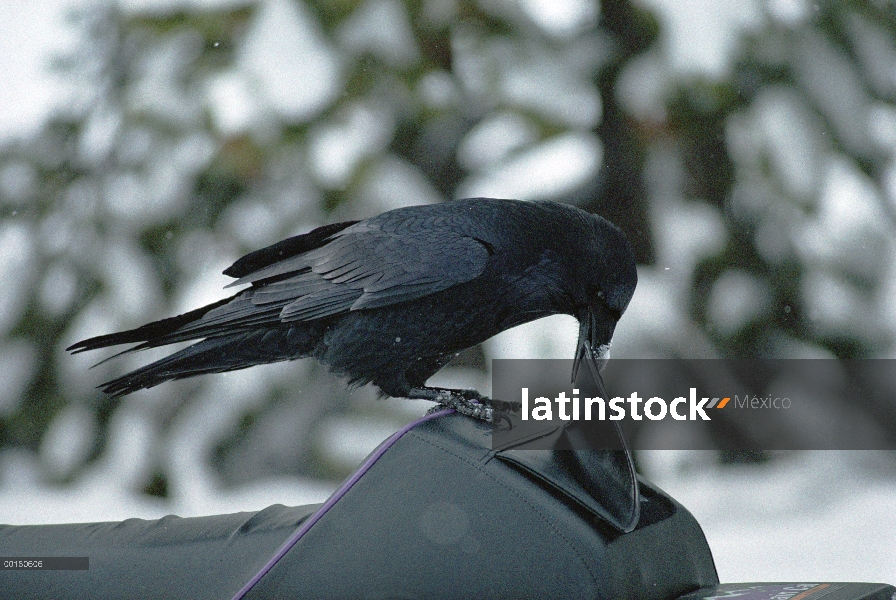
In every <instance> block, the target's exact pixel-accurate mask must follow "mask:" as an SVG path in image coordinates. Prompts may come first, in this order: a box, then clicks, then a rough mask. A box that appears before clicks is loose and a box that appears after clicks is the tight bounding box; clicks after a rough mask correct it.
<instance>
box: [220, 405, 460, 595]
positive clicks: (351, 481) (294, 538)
mask: <svg viewBox="0 0 896 600" xmlns="http://www.w3.org/2000/svg"><path fill="white" fill-rule="evenodd" d="M452 412H454V410H453V409H450V408H448V409H445V410H440V411H438V412H434V413H431V414H428V415H425V416H422V417H420V418H419V419H417V420H415V421H411V422H410V423H408V424H407V425H405V426H404V427H402V428H401V429H399V430H398V431H396V432H395V433H393V434H392V436H391V437H390V438H389V439H387V440H386V441H385V442H383V443H382V444H380V446H379V448H377V449H376V450H375V451H374V452H373V454H371V455H370V456H368V457H367V460H365V461H364V464H362V465H361V467H360V468H359V469H358V470H357V471H355V472H354V474H352V476H351V477H349V478H348V479H347V480H346V481H345V483H343V484H342V487H340V488H339V489H338V490H336V492H334V493H333V495H332V496H330V497H329V498H328V499H327V501H326V502H324V505H323V506H321V507H320V508H319V509H317V512H316V513H314V514H313V515H311V516H310V517H309V518H307V519H306V520H305V521H304V522H303V523H302V525H301V527H299V528H298V529H297V530H296V532H295V533H293V534H292V535H291V536H289V539H287V540H286V542H285V543H284V544H283V545H282V546H281V547H280V549H279V550H277V553H276V554H274V556H272V557H271V559H270V560H269V561H268V562H267V563H266V564H265V565H264V566H263V567H262V568H261V569H260V570H259V571H258V573H256V574H255V576H254V577H252V579H250V580H249V581H248V582H247V583H246V585H244V586H243V587H242V589H240V591H238V592H237V593H236V595H235V596H234V597H233V600H242V598H243V597H244V596H245V595H246V594H248V593H249V590H251V589H252V588H253V587H254V586H255V584H256V583H258V582H259V581H261V578H262V577H264V576H265V575H267V573H268V571H270V570H271V569H273V568H274V565H276V564H277V563H278V562H279V561H280V559H281V558H283V557H284V556H285V555H286V553H287V552H289V551H290V550H291V549H292V547H293V546H295V545H296V544H297V543H298V542H299V540H300V539H302V536H303V535H305V534H306V533H307V532H308V530H310V529H311V528H312V527H314V524H315V523H317V522H318V521H319V520H320V519H321V518H322V517H323V516H324V515H325V514H327V511H328V510H330V509H331V508H333V506H334V505H335V504H336V503H337V502H339V500H341V499H342V497H343V496H345V494H346V493H347V492H348V491H349V490H350V489H352V486H354V485H355V484H356V483H358V480H360V479H361V478H362V477H363V476H364V474H365V473H367V471H369V470H370V467H372V466H373V464H374V463H375V462H376V461H378V460H379V459H380V457H381V456H382V455H383V454H385V453H386V451H387V450H388V449H389V448H391V447H392V446H393V445H394V444H395V442H397V441H398V440H399V439H400V438H401V437H402V436H404V434H406V433H407V432H409V431H410V430H411V429H413V428H414V427H416V426H417V425H419V424H420V423H423V422H424V421H428V420H430V419H434V418H436V417H441V416H442V415H447V414H449V413H452Z"/></svg>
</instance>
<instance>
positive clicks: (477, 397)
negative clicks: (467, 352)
mask: <svg viewBox="0 0 896 600" xmlns="http://www.w3.org/2000/svg"><path fill="white" fill-rule="evenodd" d="M409 397H412V398H420V399H424V400H432V401H433V402H436V403H437V404H436V405H435V406H434V407H432V408H431V409H430V410H429V411H428V412H427V414H431V413H434V412H438V411H440V410H444V409H445V408H452V409H454V410H455V411H457V412H459V413H460V414H462V415H466V416H468V417H472V418H474V419H477V420H479V421H485V422H486V423H494V424H500V423H501V422H502V421H506V422H507V424H508V425H510V419H508V418H507V415H506V414H504V413H503V412H502V411H501V410H498V408H497V407H498V406H501V407H503V405H504V404H506V403H505V402H502V401H500V400H492V399H491V398H486V397H485V396H483V395H482V394H480V393H479V392H477V391H476V390H451V389H440V388H429V387H424V388H413V389H411V391H410V394H409Z"/></svg>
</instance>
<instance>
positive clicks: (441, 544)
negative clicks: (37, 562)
mask: <svg viewBox="0 0 896 600" xmlns="http://www.w3.org/2000/svg"><path fill="white" fill-rule="evenodd" d="M490 439H491V438H490V430H489V426H488V425H484V424H482V423H478V422H475V421H473V420H471V419H469V418H466V417H463V416H460V415H457V414H453V413H451V412H450V411H443V412H441V413H436V414H435V415H430V416H429V417H426V418H423V419H420V420H418V421H417V422H415V423H414V424H412V425H411V426H408V427H406V428H405V429H403V430H402V431H400V432H398V433H397V434H395V435H394V436H392V437H391V438H389V440H387V441H386V442H384V443H383V445H381V446H380V447H379V448H378V449H377V450H376V451H375V452H374V453H373V454H371V456H370V457H368V459H367V460H366V461H365V463H364V465H363V466H362V467H361V468H360V469H359V470H358V471H357V472H356V473H355V474H353V475H352V476H351V477H350V478H349V479H348V480H346V482H345V483H344V484H343V485H342V486H341V487H340V489H339V490H338V491H337V492H336V493H334V495H333V496H331V497H330V498H329V499H328V500H327V502H326V503H324V504H323V505H311V506H303V507H293V508H289V507H284V506H279V505H275V506H271V507H268V508H266V509H264V510H262V511H259V512H257V513H237V514H232V515H220V516H212V517H196V518H179V517H174V516H168V517H164V518H162V519H159V520H156V521H145V520H140V519H129V520H126V521H122V522H121V523H89V524H72V525H36V526H0V556H6V557H9V556H32V557H33V556H88V557H89V559H90V568H89V570H86V571H22V570H16V571H0V597H2V598H22V599H24V598H196V599H201V598H245V599H256V600H260V599H265V598H309V599H315V600H322V599H326V598H334V599H335V598H426V599H433V598H561V597H562V598H595V599H596V598H642V599H652V598H657V599H659V598H676V597H678V596H680V595H681V594H684V593H687V592H690V591H694V590H696V589H698V588H701V587H703V586H707V585H713V584H716V583H718V577H717V576H716V571H715V566H714V564H713V560H712V555H711V553H710V550H709V547H708V546H707V544H706V540H705V538H704V536H703V533H702V531H701V529H700V527H699V525H698V524H697V522H696V521H695V520H694V518H693V517H692V516H691V515H690V513H688V511H687V510H685V509H684V508H683V507H682V506H681V505H679V504H678V503H677V502H675V501H674V500H673V499H671V498H670V497H669V496H667V495H666V494H664V493H663V492H662V491H660V490H659V489H657V488H655V487H654V486H652V485H651V484H649V483H648V482H646V481H644V480H639V486H640V492H641V493H640V517H639V520H638V521H637V526H636V527H635V528H634V530H633V531H631V532H629V533H623V531H621V530H620V528H619V527H617V526H614V523H613V520H612V518H608V517H607V515H606V513H605V512H604V511H602V509H601V506H600V503H595V502H592V501H590V500H589V499H588V498H585V497H584V496H585V495H586V494H587V491H588V488H587V486H586V487H582V486H580V485H578V484H577V483H576V478H575V477H571V478H570V477H566V476H565V475H564V473H563V472H562V468H564V467H563V465H564V464H566V463H564V462H562V461H561V462H559V463H558V462H556V461H555V462H550V461H548V462H543V461H540V460H529V459H527V458H526V456H528V457H530V458H531V457H537V456H539V455H531V454H530V455H524V454H520V453H530V452H543V453H549V452H551V451H530V450H522V451H521V450H517V451H512V450H511V451H498V452H496V451H494V450H492V448H491V445H490ZM541 456H546V455H541ZM548 464H549V468H550V469H552V470H553V472H550V473H546V472H540V469H542V467H541V466H539V465H548ZM558 465H560V467H558ZM580 466H581V465H580ZM547 468H548V467H545V469H547ZM558 469H559V470H558ZM592 475H593V476H594V477H595V480H596V481H598V482H599V481H600V475H601V474H600V473H599V472H598V473H592Z"/></svg>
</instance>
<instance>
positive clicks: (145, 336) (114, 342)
mask: <svg viewBox="0 0 896 600" xmlns="http://www.w3.org/2000/svg"><path fill="white" fill-rule="evenodd" d="M237 295H238V294H237ZM235 297H236V296H231V297H230V298H224V299H223V300H219V301H218V302H215V303H213V304H209V305H208V306H203V307H202V308H197V309H196V310H191V311H190V312H187V313H184V314H182V315H178V316H176V317H170V318H168V319H162V320H161V321H155V322H153V323H148V324H146V325H143V326H142V327H137V328H136V329H130V330H128V331H120V332H118V333H110V334H107V335H99V336H96V337H92V338H89V339H86V340H82V341H80V342H77V343H75V344H72V345H71V346H69V347H68V348H66V350H67V351H69V352H71V353H72V354H77V353H78V352H86V351H87V350H97V349H99V348H108V347H109V346H118V345H120V344H136V343H140V342H143V343H151V341H153V340H158V339H163V338H166V337H169V336H171V335H172V334H174V333H176V332H177V331H178V330H179V329H181V328H183V327H185V326H187V325H189V324H190V323H193V322H194V321H198V320H199V319H201V318H202V317H203V316H204V315H205V314H206V313H207V312H209V311H211V310H213V309H215V308H218V307H219V306H224V305H225V304H227V303H229V302H231V301H232V300H233V299H234V298H235ZM193 339H196V338H193ZM170 343H171V342H161V343H158V344H156V343H152V346H159V345H165V344H170ZM141 347H144V348H148V347H151V346H146V345H142V346H141ZM136 349H137V348H132V349H131V350H136ZM131 350H125V352H130V351H131ZM116 356H118V355H116Z"/></svg>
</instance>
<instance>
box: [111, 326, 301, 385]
mask: <svg viewBox="0 0 896 600" xmlns="http://www.w3.org/2000/svg"><path fill="white" fill-rule="evenodd" d="M299 329H301V330H299ZM315 340H316V338H315V336H314V335H313V332H312V331H309V330H308V328H304V327H303V328H296V327H295V326H292V327H290V326H280V327H276V328H267V329H262V330H253V331H243V332H239V333H234V334H231V335H224V336H219V337H213V338H208V339H205V340H202V341H201V342H197V343H195V344H193V345H192V346H189V347H187V348H184V349H183V350H181V351H179V352H175V353H174V354H172V355H171V356H167V357H165V358H162V359H160V360H157V361H156V362H154V363H150V364H148V365H146V366H145V367H141V368H139V369H137V370H135V371H131V372H130V373H127V374H126V375H123V376H122V377H119V378H117V379H113V380H112V381H108V382H106V383H104V384H103V385H101V386H100V388H101V389H102V390H103V391H104V392H105V393H106V394H109V395H110V396H112V397H113V398H114V397H118V396H124V395H125V394H130V393H131V392H135V391H137V390H142V389H147V388H151V387H154V386H157V385H159V384H160V383H164V382H166V381H171V380H174V379H184V378H187V377H193V376H195V375H204V374H207V373H223V372H225V371H235V370H237V369H245V368H247V367H252V366H255V365H261V364H268V363H273V362H279V361H284V360H293V359H296V358H302V357H303V356H308V355H309V354H310V353H311V351H312V350H313V348H314V346H315V344H316V342H315Z"/></svg>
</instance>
